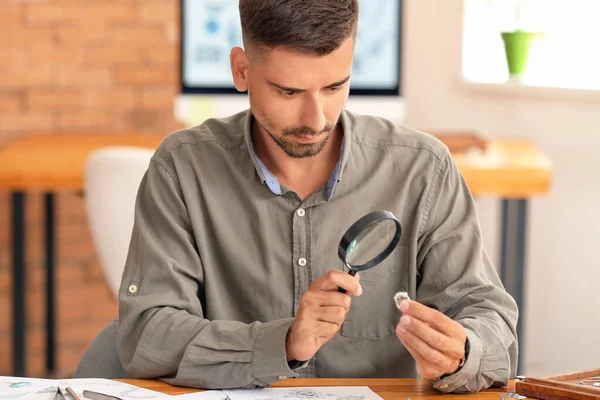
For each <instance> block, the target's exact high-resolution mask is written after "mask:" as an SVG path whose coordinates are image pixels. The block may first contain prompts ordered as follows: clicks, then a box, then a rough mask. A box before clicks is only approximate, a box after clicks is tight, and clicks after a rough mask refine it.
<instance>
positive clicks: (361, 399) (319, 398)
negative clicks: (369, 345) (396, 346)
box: [223, 386, 382, 400]
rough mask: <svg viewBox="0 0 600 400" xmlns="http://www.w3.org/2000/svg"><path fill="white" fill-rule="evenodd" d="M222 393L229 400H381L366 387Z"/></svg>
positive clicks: (247, 390) (273, 389)
mask: <svg viewBox="0 0 600 400" xmlns="http://www.w3.org/2000/svg"><path fill="white" fill-rule="evenodd" d="M223 392H224V393H225V394H226V395H227V397H229V399H230V400H382V399H381V397H379V396H378V395H377V394H376V393H375V392H373V391H372V390H371V389H369V388H368V387H367V386H322V387H297V388H264V389H235V390H224V391H223Z"/></svg>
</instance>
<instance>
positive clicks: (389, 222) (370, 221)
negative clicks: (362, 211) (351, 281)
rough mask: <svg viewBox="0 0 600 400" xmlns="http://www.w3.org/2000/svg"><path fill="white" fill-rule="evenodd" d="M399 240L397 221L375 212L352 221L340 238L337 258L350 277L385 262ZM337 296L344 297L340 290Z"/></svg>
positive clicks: (383, 211)
mask: <svg viewBox="0 0 600 400" xmlns="http://www.w3.org/2000/svg"><path fill="white" fill-rule="evenodd" d="M401 236H402V226H401V225H400V221H398V219H397V218H396V217H395V216H394V214H392V213H391V212H390V211H385V210H382V211H375V212H372V213H370V214H367V215H365V216H364V217H362V218H360V219H359V220H358V221H356V222H355V223H354V224H352V226H350V228H348V230H347V231H346V233H345V234H344V236H342V240H340V244H339V246H338V256H339V257H340V259H341V260H342V262H343V263H344V265H346V267H347V268H348V273H349V274H350V275H352V276H354V275H356V273H357V272H360V271H366V270H368V269H371V268H373V267H374V266H376V265H378V264H379V263H381V262H382V261H383V260H385V259H386V258H387V256H389V255H390V254H392V252H393V251H394V249H395V248H396V246H397V245H398V243H399V242H400V237H401ZM338 291H339V292H342V293H346V290H345V289H343V288H339V289H338Z"/></svg>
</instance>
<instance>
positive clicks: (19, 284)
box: [11, 192, 27, 376]
mask: <svg viewBox="0 0 600 400" xmlns="http://www.w3.org/2000/svg"><path fill="white" fill-rule="evenodd" d="M11 216H12V267H13V271H12V275H13V315H12V319H13V346H12V347H13V375H14V376H25V371H26V365H25V364H26V363H25V357H26V335H25V332H26V323H27V315H26V314H25V279H26V274H25V194H24V193H22V192H14V193H12V199H11Z"/></svg>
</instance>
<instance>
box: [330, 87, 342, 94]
mask: <svg viewBox="0 0 600 400" xmlns="http://www.w3.org/2000/svg"><path fill="white" fill-rule="evenodd" d="M341 89H342V87H341V86H333V87H330V88H327V90H329V91H330V92H331V93H335V92H339V91H340V90H341Z"/></svg>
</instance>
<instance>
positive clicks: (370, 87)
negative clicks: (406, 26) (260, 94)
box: [180, 0, 402, 96]
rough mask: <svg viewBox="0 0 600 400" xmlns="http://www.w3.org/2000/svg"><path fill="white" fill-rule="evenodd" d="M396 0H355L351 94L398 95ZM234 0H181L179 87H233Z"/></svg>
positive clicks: (238, 39)
mask: <svg viewBox="0 0 600 400" xmlns="http://www.w3.org/2000/svg"><path fill="white" fill-rule="evenodd" d="M401 3H402V0H360V1H359V6H360V13H359V19H358V34H357V38H356V48H355V54H354V61H353V68H352V80H351V85H350V94H351V95H354V94H356V95H386V96H390V95H395V96H399V95H400V55H401V51H400V50H401V33H402V30H401V21H402V16H401V15H402V5H401ZM238 4H239V0H181V57H180V60H181V91H182V93H184V94H188V93H205V94H211V93H212V94H218V93H237V92H236V90H235V88H234V86H233V79H232V77H231V68H230V64H229V54H230V51H231V49H232V48H233V47H236V46H239V47H243V44H242V31H241V26H240V16H239V10H238Z"/></svg>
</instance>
